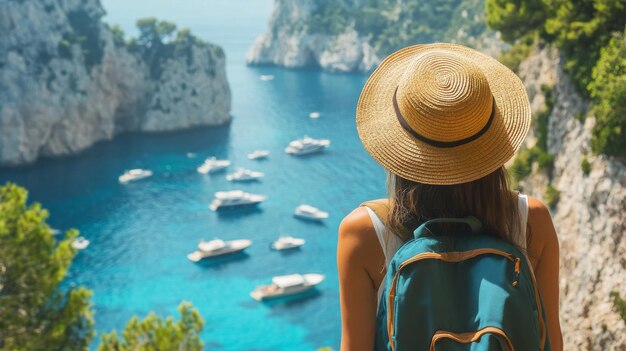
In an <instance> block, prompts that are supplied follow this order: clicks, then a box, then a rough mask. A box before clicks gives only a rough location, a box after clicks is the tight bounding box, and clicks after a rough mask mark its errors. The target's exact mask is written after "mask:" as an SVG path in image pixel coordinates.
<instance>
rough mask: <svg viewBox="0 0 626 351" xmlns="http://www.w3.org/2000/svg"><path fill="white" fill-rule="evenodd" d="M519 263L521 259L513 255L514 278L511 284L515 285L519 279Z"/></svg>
mask: <svg viewBox="0 0 626 351" xmlns="http://www.w3.org/2000/svg"><path fill="white" fill-rule="evenodd" d="M520 263H521V260H520V258H519V257H515V280H514V281H513V284H512V285H513V286H517V282H518V280H519V272H520Z"/></svg>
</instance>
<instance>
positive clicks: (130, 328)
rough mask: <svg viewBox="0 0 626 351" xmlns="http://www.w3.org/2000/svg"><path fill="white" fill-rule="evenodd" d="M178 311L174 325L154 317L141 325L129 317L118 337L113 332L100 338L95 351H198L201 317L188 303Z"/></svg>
mask: <svg viewBox="0 0 626 351" xmlns="http://www.w3.org/2000/svg"><path fill="white" fill-rule="evenodd" d="M178 311H179V312H180V315H181V318H180V320H179V321H178V322H174V320H173V319H172V317H168V318H167V319H163V318H161V317H159V316H157V315H155V314H154V313H150V314H149V315H148V316H147V317H146V318H145V319H144V320H142V321H138V320H137V317H133V318H132V319H131V320H130V321H129V322H128V324H127V325H126V329H124V331H123V332H122V336H121V337H118V336H117V333H116V332H115V331H112V332H111V333H110V334H103V335H102V339H101V343H100V347H98V351H159V350H177V351H202V350H203V345H202V341H200V337H199V334H200V331H202V327H203V325H204V322H203V321H202V317H200V314H199V313H198V311H197V310H196V309H194V308H193V307H192V306H191V304H190V303H181V304H180V306H179V307H178Z"/></svg>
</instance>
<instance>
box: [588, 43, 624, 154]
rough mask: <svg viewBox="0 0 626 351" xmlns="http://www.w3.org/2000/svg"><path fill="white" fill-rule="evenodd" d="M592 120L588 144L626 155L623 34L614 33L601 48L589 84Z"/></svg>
mask: <svg viewBox="0 0 626 351" xmlns="http://www.w3.org/2000/svg"><path fill="white" fill-rule="evenodd" d="M589 91H590V93H591V97H592V98H593V99H594V102H595V105H594V107H593V112H594V114H595V117H596V124H595V126H594V128H593V135H592V139H591V148H592V150H593V151H594V152H600V153H605V154H608V155H614V156H624V155H626V37H625V36H624V33H622V34H620V35H616V36H614V37H613V38H612V39H611V41H610V43H609V45H607V46H606V47H605V48H603V49H602V52H601V54H600V59H599V60H598V63H597V64H596V66H595V67H594V69H593V81H592V82H591V83H590V84H589Z"/></svg>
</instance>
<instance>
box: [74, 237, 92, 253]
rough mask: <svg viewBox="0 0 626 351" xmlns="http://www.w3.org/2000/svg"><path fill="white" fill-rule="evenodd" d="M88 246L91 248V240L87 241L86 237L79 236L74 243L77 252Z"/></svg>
mask: <svg viewBox="0 0 626 351" xmlns="http://www.w3.org/2000/svg"><path fill="white" fill-rule="evenodd" d="M87 246H89V240H87V239H85V237H82V236H79V237H78V238H76V239H74V241H72V247H73V248H75V249H76V250H84V249H86V248H87Z"/></svg>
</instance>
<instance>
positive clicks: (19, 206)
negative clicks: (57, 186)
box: [0, 184, 93, 351]
mask: <svg viewBox="0 0 626 351" xmlns="http://www.w3.org/2000/svg"><path fill="white" fill-rule="evenodd" d="M26 198H27V192H26V190H25V189H23V188H20V187H18V186H16V185H14V184H7V185H6V186H4V187H1V188H0V350H13V351H17V350H25V351H26V350H28V351H33V350H84V349H86V348H87V345H88V344H89V341H90V339H91V337H92V335H93V329H92V325H93V318H92V311H91V305H90V301H89V297H90V296H91V292H90V291H89V290H87V289H84V288H80V287H79V288H71V289H69V290H67V291H62V290H61V289H59V285H60V284H61V282H62V281H63V279H64V278H65V275H66V274H67V270H68V268H69V267H70V265H71V263H72V259H73V258H74V255H75V254H76V251H75V250H74V249H73V248H72V247H71V242H72V240H74V238H75V237H76V235H77V234H78V233H77V232H76V231H74V230H72V231H69V232H67V233H66V234H65V238H64V239H63V240H61V241H59V242H57V241H56V240H55V239H54V237H53V235H52V230H51V228H50V227H49V226H48V225H47V224H46V219H47V218H48V212H47V211H46V210H44V209H43V208H41V206H40V205H39V204H33V205H30V206H28V205H27V203H26Z"/></svg>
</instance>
